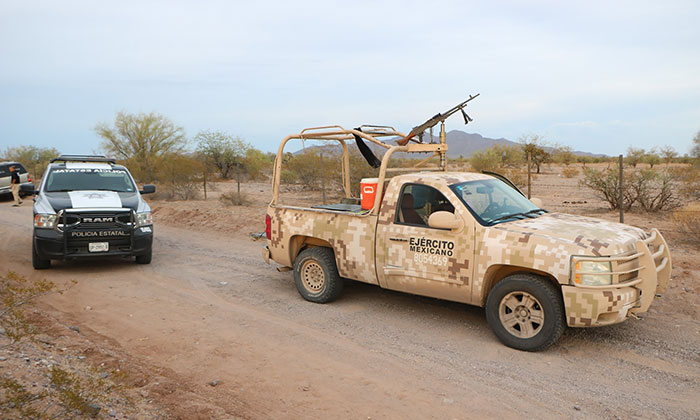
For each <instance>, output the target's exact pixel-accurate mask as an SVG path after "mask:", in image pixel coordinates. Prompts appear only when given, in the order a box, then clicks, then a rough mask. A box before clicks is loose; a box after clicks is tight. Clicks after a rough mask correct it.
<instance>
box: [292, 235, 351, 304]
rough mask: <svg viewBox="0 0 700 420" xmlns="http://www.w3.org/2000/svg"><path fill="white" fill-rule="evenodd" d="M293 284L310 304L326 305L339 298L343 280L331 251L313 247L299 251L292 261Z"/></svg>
mask: <svg viewBox="0 0 700 420" xmlns="http://www.w3.org/2000/svg"><path fill="white" fill-rule="evenodd" d="M294 283H295V285H296V287H297V291H298V292H299V294H300V295H301V296H302V297H303V298H304V299H306V300H308V301H310V302H315V303H327V302H330V301H332V300H335V299H336V298H337V297H338V296H340V292H342V291H343V279H342V278H340V275H339V274H338V267H337V266H336V265H335V257H334V255H333V250H332V249H330V248H325V247H313V248H307V249H305V250H303V251H301V252H300V253H299V255H298V256H297V258H296V260H295V261H294Z"/></svg>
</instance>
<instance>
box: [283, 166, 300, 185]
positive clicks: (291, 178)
mask: <svg viewBox="0 0 700 420" xmlns="http://www.w3.org/2000/svg"><path fill="white" fill-rule="evenodd" d="M296 183H297V174H296V173H294V171H290V170H289V169H282V172H281V173H280V184H296Z"/></svg>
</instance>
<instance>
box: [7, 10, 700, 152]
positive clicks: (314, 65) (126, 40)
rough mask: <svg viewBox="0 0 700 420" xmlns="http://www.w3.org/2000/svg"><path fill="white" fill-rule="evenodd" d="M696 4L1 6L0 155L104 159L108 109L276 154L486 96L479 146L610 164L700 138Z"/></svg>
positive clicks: (683, 148) (479, 117)
mask: <svg viewBox="0 0 700 420" xmlns="http://www.w3.org/2000/svg"><path fill="white" fill-rule="evenodd" d="M699 21H700V2H698V1H672V0H671V1H663V2H660V1H629V2H627V1H616V2H610V1H604V2H596V1H585V2H583V1H581V2H562V1H551V2H550V1H529V2H525V1H512V2H501V1H488V2H485V1H480V2H471V1H465V0H463V1H455V2H439V1H430V2H428V1H373V2H364V1H352V2H350V1H346V2H333V1H318V2H306V1H295V2H274V1H265V2H250V1H246V2H235V1H196V2H195V1H145V0H142V1H124V0H122V1H119V2H110V3H109V4H108V3H107V2H101V1H70V0H62V1H60V2H56V1H26V0H23V1H10V0H0V147H2V148H3V149H4V148H5V147H8V146H17V145H23V144H25V145H30V144H31V145H40V146H54V147H57V148H58V149H59V150H60V151H62V152H65V153H84V152H90V151H96V150H98V147H99V139H98V137H97V135H96V134H95V132H94V127H95V125H96V124H97V123H99V122H112V121H114V115H115V113H116V112H118V111H127V112H133V113H137V112H152V111H154V112H158V113H161V114H163V115H165V116H167V117H168V118H170V119H171V120H173V121H174V122H175V123H176V124H178V125H181V126H183V127H184V128H185V130H186V132H187V134H188V135H189V136H194V135H195V134H196V133H197V132H199V131H200V130H223V131H227V132H230V133H232V134H235V135H240V136H242V137H243V138H245V139H246V140H247V141H249V142H250V143H252V144H254V145H255V146H256V147H258V148H260V149H263V150H268V151H271V150H274V149H275V148H276V146H277V144H278V143H279V141H280V140H281V139H282V137H284V136H285V135H286V134H289V133H291V132H298V131H299V130H300V129H301V128H304V127H308V126H318V125H327V124H341V125H343V126H346V127H353V126H356V125H359V124H363V123H373V124H390V125H393V126H395V127H396V128H397V129H399V130H402V131H406V132H408V131H409V130H410V128H411V127H412V126H415V125H418V124H419V123H421V122H423V120H425V119H427V118H428V117H430V116H432V115H433V114H435V113H437V112H440V111H443V110H445V109H447V108H449V107H451V106H453V105H454V104H455V103H457V102H459V101H461V100H463V99H464V98H466V97H467V96H468V94H475V93H481V96H480V97H479V98H478V99H476V100H475V101H474V102H473V103H472V104H471V105H470V106H469V114H470V115H471V116H472V118H474V122H473V123H472V124H470V125H469V126H468V127H466V128H465V127H463V126H462V125H461V118H457V117H455V118H453V119H451V120H449V121H448V129H463V130H466V131H468V132H477V133H480V134H482V135H484V136H487V137H494V138H500V137H505V138H508V139H511V140H516V139H517V138H518V137H519V136H521V135H523V134H529V133H534V134H539V135H543V136H544V137H545V139H546V140H548V141H549V142H550V143H559V144H564V145H569V146H572V147H573V148H574V149H578V150H585V151H590V152H595V153H607V154H611V155H612V154H618V153H622V152H624V151H625V150H626V149H627V147H629V146H636V147H644V148H647V149H649V148H651V147H653V146H663V145H667V144H668V145H672V146H673V147H675V148H676V149H677V150H678V151H680V152H681V153H686V152H687V151H688V150H689V148H690V144H691V140H692V138H693V136H694V135H695V133H696V132H698V130H700V24H698V22H699Z"/></svg>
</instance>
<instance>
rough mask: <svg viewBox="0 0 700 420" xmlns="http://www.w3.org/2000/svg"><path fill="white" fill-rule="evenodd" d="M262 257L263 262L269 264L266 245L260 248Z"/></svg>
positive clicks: (268, 252)
mask: <svg viewBox="0 0 700 420" xmlns="http://www.w3.org/2000/svg"><path fill="white" fill-rule="evenodd" d="M262 257H263V260H265V263H267V264H270V248H268V247H267V245H265V246H264V247H263V248H262Z"/></svg>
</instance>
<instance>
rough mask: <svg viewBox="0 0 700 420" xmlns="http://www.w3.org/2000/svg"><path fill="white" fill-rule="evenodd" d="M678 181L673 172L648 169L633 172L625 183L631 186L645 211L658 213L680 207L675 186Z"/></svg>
mask: <svg viewBox="0 0 700 420" xmlns="http://www.w3.org/2000/svg"><path fill="white" fill-rule="evenodd" d="M677 179H678V178H677V177H676V176H675V175H674V174H673V172H671V171H660V172H656V171H653V170H651V169H646V170H640V171H634V172H632V173H631V174H630V176H629V177H628V179H625V180H623V181H624V182H627V183H629V184H630V188H631V189H632V191H633V192H634V197H635V198H636V201H637V202H638V203H639V205H640V206H641V207H642V208H643V209H644V210H645V211H648V212H657V211H661V210H669V209H673V208H676V207H678V206H679V205H680V198H679V196H678V193H677V189H676V185H675V184H676V181H677Z"/></svg>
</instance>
